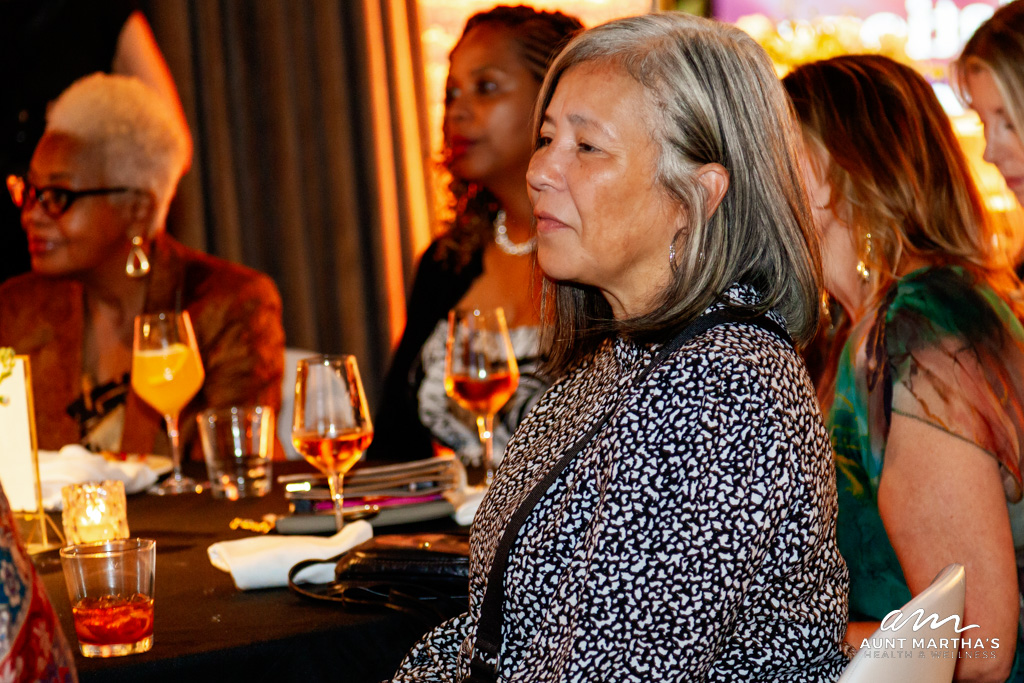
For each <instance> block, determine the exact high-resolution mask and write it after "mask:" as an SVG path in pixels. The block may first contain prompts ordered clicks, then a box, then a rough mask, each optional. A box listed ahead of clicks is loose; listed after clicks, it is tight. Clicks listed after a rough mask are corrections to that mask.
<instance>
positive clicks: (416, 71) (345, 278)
mask: <svg viewBox="0 0 1024 683" xmlns="http://www.w3.org/2000/svg"><path fill="white" fill-rule="evenodd" d="M142 8H143V10H144V11H145V12H146V14H147V17H148V18H149V20H150V23H151V24H152V26H153V30H154V34H155V35H156V37H157V41H158V43H159V44H160V46H161V49H162V50H163V51H164V54H165V56H166V58H167V61H168V64H169V66H170V68H171V71H172V73H173V74H174V76H175V81H176V82H177V84H178V88H179V90H180V93H181V98H182V102H183V105H184V106H185V109H186V115H187V116H188V118H189V123H190V126H191V128H192V133H193V136H194V139H195V150H196V152H195V159H194V161H193V167H192V170H191V171H190V172H189V174H188V175H187V176H186V177H185V178H184V179H183V181H182V184H181V186H180V188H179V193H178V199H177V200H176V203H175V205H174V207H173V208H172V215H171V218H170V221H169V229H170V230H171V232H172V233H173V234H174V235H175V236H177V237H178V238H179V239H181V240H182V241H184V242H186V243H187V244H190V245H192V246H196V247H198V248H201V249H204V250H205V251H208V252H210V253H212V254H216V255H218V256H221V257H224V258H227V259H229V260H232V261H235V262H238V263H243V264H246V265H248V266H251V267H253V268H257V269H259V270H261V271H263V272H265V273H267V274H269V275H270V276H271V277H273V278H274V280H275V281H276V282H277V284H278V287H279V288H280V290H281V295H282V298H283V301H284V324H285V332H286V335H287V343H288V345H289V346H294V347H301V348H306V349H311V350H316V351H323V352H330V353H339V352H346V353H354V354H355V355H356V356H357V357H358V358H359V363H360V368H361V370H362V373H363V381H364V383H365V384H366V385H367V390H368V392H369V393H370V395H371V401H372V400H373V397H374V395H375V394H376V391H377V388H378V385H379V383H380V380H381V378H382V377H383V374H384V372H385V370H386V366H387V362H388V359H389V355H390V350H391V347H392V344H393V343H394V341H395V340H396V339H397V337H398V335H399V334H400V333H401V330H402V327H403V325H404V305H405V290H406V288H407V285H406V283H407V282H408V280H409V276H410V274H411V273H412V269H413V267H414V264H415V259H416V257H417V256H418V255H419V253H420V252H421V251H422V250H423V249H424V248H425V247H426V244H427V242H428V241H429V235H430V224H431V216H430V207H431V205H432V203H431V201H430V199H429V197H428V196H427V193H428V184H427V182H426V176H427V173H426V164H427V163H428V162H429V160H428V156H429V151H428V143H427V135H426V130H425V123H424V112H425V104H424V92H423V91H424V88H423V82H422V81H423V77H422V74H423V69H422V65H421V63H420V49H419V40H418V37H419V32H418V28H417V24H416V12H415V0H394V1H391V0H149V1H148V2H143V3H142Z"/></svg>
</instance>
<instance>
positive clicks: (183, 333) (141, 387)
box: [132, 311, 206, 495]
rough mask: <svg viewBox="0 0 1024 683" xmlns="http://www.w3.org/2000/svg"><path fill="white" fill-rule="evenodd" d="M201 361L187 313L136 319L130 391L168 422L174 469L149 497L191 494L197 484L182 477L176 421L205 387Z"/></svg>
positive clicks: (145, 314) (138, 317) (147, 314)
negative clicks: (152, 495)
mask: <svg viewBox="0 0 1024 683" xmlns="http://www.w3.org/2000/svg"><path fill="white" fill-rule="evenodd" d="M205 377H206V375H205V373H204V372H203V362H202V360H201V359H200V358H199V346H198V345H197V344H196V335H195V332H193V330H192V320H191V319H190V318H189V316H188V311H182V312H180V313H178V312H174V311H163V312H160V313H144V314H142V315H140V316H137V317H136V318H135V342H134V346H133V348H132V389H134V390H135V393H136V394H138V395H139V398H141V399H142V400H143V401H145V402H146V403H148V404H149V405H151V406H152V407H153V408H155V409H156V410H157V412H159V413H160V414H161V415H163V416H164V421H165V422H166V423H167V435H168V436H169V437H170V440H171V459H172V461H173V464H174V470H173V472H172V473H171V475H170V476H169V477H167V478H166V479H165V480H164V481H163V483H161V484H160V485H159V486H154V487H153V488H151V489H150V490H149V492H150V493H155V494H157V495H168V494H178V493H195V492H196V482H195V481H194V480H193V479H191V478H189V477H186V476H184V475H182V473H181V442H180V439H179V436H178V416H179V415H180V414H181V411H182V409H183V408H184V407H185V406H186V405H188V402H189V401H191V400H192V397H193V396H195V395H196V393H198V392H199V389H200V388H201V387H202V386H203V379H205Z"/></svg>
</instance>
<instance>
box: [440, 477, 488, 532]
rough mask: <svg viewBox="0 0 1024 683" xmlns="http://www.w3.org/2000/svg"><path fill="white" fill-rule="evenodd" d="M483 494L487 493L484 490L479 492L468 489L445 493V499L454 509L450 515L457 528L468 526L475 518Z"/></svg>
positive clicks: (478, 490)
mask: <svg viewBox="0 0 1024 683" xmlns="http://www.w3.org/2000/svg"><path fill="white" fill-rule="evenodd" d="M485 493H487V490H486V489H482V490H480V489H474V488H469V487H463V488H461V489H456V490H453V491H448V492H446V493H445V498H447V499H448V502H449V503H451V504H452V507H454V508H455V512H453V513H452V519H454V520H455V522H456V523H457V524H458V525H459V526H469V525H470V524H472V523H473V518H474V517H476V511H477V508H479V507H480V503H481V502H482V501H483V499H484V494H485Z"/></svg>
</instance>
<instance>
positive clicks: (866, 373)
mask: <svg viewBox="0 0 1024 683" xmlns="http://www.w3.org/2000/svg"><path fill="white" fill-rule="evenodd" d="M892 413H896V414H899V415H904V416H908V417H912V418H914V419H918V420H921V421H923V422H926V423H928V424H931V425H934V426H936V427H938V428H939V429H942V430H944V431H946V432H949V433H950V434H953V435H954V436H957V437H960V438H962V439H964V440H966V441H969V442H971V443H973V444H976V445H977V446H978V447H979V448H981V449H982V450H984V451H985V452H987V453H988V454H990V455H991V456H992V457H993V458H995V459H996V460H997V461H998V462H999V466H1000V471H1001V473H1002V475H1003V487H1004V489H1005V492H1006V501H1007V506H1008V510H1009V513H1010V523H1011V527H1012V530H1013V539H1014V546H1015V551H1016V556H1017V573H1018V581H1019V582H1022V585H1024V505H1022V504H1021V502H1022V490H1024V489H1022V478H1021V458H1022V454H1024V328H1022V326H1021V323H1020V321H1018V320H1017V318H1016V317H1015V316H1014V314H1013V311H1012V310H1011V309H1010V307H1009V306H1008V305H1007V304H1006V302H1004V301H1003V300H1002V299H1001V298H1000V297H999V296H998V295H997V294H996V293H995V291H994V290H993V289H992V288H991V287H989V286H988V285H987V284H985V283H983V282H980V281H978V280H977V279H976V278H974V277H973V276H971V275H970V274H969V273H968V272H967V271H965V270H964V269H963V268H960V267H956V266H946V267H928V268H923V269H920V270H917V271H914V272H913V273H910V274H908V275H906V276H904V277H903V278H902V279H901V280H899V281H898V282H896V283H895V284H894V285H893V286H892V287H891V288H890V290H889V291H888V292H887V294H886V295H885V296H884V297H882V299H881V300H880V301H879V303H878V305H877V306H876V307H875V309H874V310H873V311H872V312H871V313H870V314H869V315H867V316H865V317H864V318H863V319H862V320H861V321H860V322H859V323H858V324H857V326H856V327H855V328H854V329H853V330H852V331H851V334H850V336H849V338H848V340H847V342H846V345H845V346H844V348H843V351H842V355H841V357H840V360H839V368H838V372H837V376H836V391H835V397H834V399H833V402H832V406H831V409H830V411H829V419H828V423H829V424H828V426H829V430H830V432H831V436H832V445H833V448H834V449H835V456H836V475H837V488H838V494H839V521H838V527H837V531H836V534H837V540H838V543H839V549H840V551H841V552H842V554H843V557H844V558H845V559H846V562H847V565H848V566H849V569H850V618H851V620H854V621H856V620H875V621H877V620H880V619H882V618H883V617H885V615H886V614H888V613H889V612H890V611H891V610H893V609H896V608H898V607H899V606H901V605H903V604H904V603H905V602H907V601H908V600H909V599H910V597H911V596H910V591H909V589H908V588H907V583H906V580H905V578H904V576H903V571H902V570H901V569H900V564H899V561H898V560H897V558H896V552H895V551H894V550H893V547H892V545H891V544H890V543H889V539H888V536H887V534H886V532H885V528H884V526H883V525H882V518H881V515H880V514H879V511H878V502H877V492H878V483H879V479H880V477H881V474H882V464H883V462H884V457H885V444H886V438H887V436H888V429H889V419H890V415H891V414H892ZM1019 641H1020V638H1018V650H1017V652H1018V666H1015V671H1016V670H1018V669H1019V660H1020V652H1021V647H1020V642H1019ZM1011 680H1016V679H1011Z"/></svg>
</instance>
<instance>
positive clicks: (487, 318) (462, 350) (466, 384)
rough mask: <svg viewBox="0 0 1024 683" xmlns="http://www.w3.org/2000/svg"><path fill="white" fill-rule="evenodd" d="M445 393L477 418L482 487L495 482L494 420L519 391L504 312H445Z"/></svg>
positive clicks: (494, 310)
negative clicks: (482, 452)
mask: <svg viewBox="0 0 1024 683" xmlns="http://www.w3.org/2000/svg"><path fill="white" fill-rule="evenodd" d="M445 351H446V352H445V357H444V388H445V391H446V392H447V394H448V396H450V397H451V398H453V399H455V401H456V402H457V403H458V404H459V405H460V406H462V407H463V408H465V409H466V410H468V411H469V412H471V413H473V414H474V415H476V426H477V431H478V432H479V433H480V441H481V443H483V446H484V458H483V470H484V481H483V486H484V487H488V486H490V485H491V482H492V481H493V480H494V415H495V414H496V413H497V412H498V411H499V410H500V409H501V407H502V406H503V405H505V403H507V402H508V400H509V398H511V397H512V394H514V393H515V391H516V387H518V386H519V366H518V365H517V364H516V354H515V352H514V351H513V350H512V341H511V340H510V339H509V336H508V325H506V324H505V312H504V311H503V310H502V309H501V308H500V307H499V308H493V309H490V310H483V311H481V310H479V309H472V310H468V309H453V310H451V311H449V312H448V339H447V346H446V349H445Z"/></svg>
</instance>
